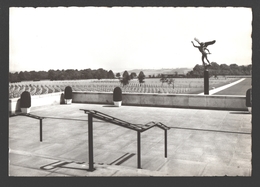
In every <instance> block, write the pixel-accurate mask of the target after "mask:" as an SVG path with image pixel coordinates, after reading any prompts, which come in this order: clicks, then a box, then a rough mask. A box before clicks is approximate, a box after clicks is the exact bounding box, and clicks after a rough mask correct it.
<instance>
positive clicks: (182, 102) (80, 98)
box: [72, 92, 247, 111]
mask: <svg viewBox="0 0 260 187" xmlns="http://www.w3.org/2000/svg"><path fill="white" fill-rule="evenodd" d="M122 100H123V101H122V105H135V106H159V107H176V108H199V109H219V110H240V111H243V110H247V107H246V96H225V95H194V94H149V93H146V94H135V93H123V94H122ZM72 102H73V103H96V104H113V94H112V93H102V92H99V93H95V92H73V96H72Z"/></svg>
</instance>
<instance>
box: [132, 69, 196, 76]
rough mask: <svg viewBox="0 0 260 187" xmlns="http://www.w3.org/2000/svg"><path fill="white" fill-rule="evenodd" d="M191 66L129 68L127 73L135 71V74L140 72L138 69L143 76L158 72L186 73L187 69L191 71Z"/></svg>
mask: <svg viewBox="0 0 260 187" xmlns="http://www.w3.org/2000/svg"><path fill="white" fill-rule="evenodd" d="M191 70H192V68H172V69H133V70H129V71H128V73H129V74H130V73H132V72H135V73H136V74H137V75H138V74H139V73H140V71H143V72H144V74H145V76H146V77H148V76H149V75H155V76H157V75H158V74H175V72H178V74H186V73H188V72H189V71H191Z"/></svg>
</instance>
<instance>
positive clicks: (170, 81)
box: [167, 78, 175, 89]
mask: <svg viewBox="0 0 260 187" xmlns="http://www.w3.org/2000/svg"><path fill="white" fill-rule="evenodd" d="M174 81H175V80H174V79H173V78H169V79H167V83H168V85H169V86H170V85H171V84H172V88H173V89H174Z"/></svg>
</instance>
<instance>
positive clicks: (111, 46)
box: [9, 7, 252, 72]
mask: <svg viewBox="0 0 260 187" xmlns="http://www.w3.org/2000/svg"><path fill="white" fill-rule="evenodd" d="M9 29H10V31H9V32H10V35H9V37H10V38H9V40H10V45H9V48H10V62H9V70H10V71H12V72H13V71H32V70H35V71H41V70H44V71H48V70H49V69H54V70H57V69H59V70H62V69H78V70H81V69H87V68H91V69H98V68H103V69H106V70H110V69H111V70H113V71H114V72H117V71H124V70H131V69H136V68H139V69H161V68H181V67H188V68H193V67H194V66H195V65H196V64H202V63H201V54H200V53H199V51H198V49H196V48H194V47H193V46H192V44H191V41H192V40H193V39H194V38H195V37H197V38H198V39H199V40H200V41H202V42H203V41H211V40H216V43H215V44H214V45H211V46H209V47H208V49H209V50H210V52H211V53H212V54H211V55H209V57H208V58H209V60H210V61H211V62H217V63H218V64H228V65H229V64H233V63H236V64H237V65H249V64H251V57H252V39H251V32H252V12H251V9H250V8H232V7H229V8H202V7H201V8H192V7H190V8H174V7H167V8H164V7H153V8H152V7H145V8H141V7H140V8H139V7H113V8H106V7H81V8H80V7H69V8H65V7H57V8H16V7H14V8H10V26H9Z"/></svg>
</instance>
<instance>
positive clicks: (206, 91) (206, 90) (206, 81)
mask: <svg viewBox="0 0 260 187" xmlns="http://www.w3.org/2000/svg"><path fill="white" fill-rule="evenodd" d="M204 95H209V71H208V69H207V68H205V70H204Z"/></svg>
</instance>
